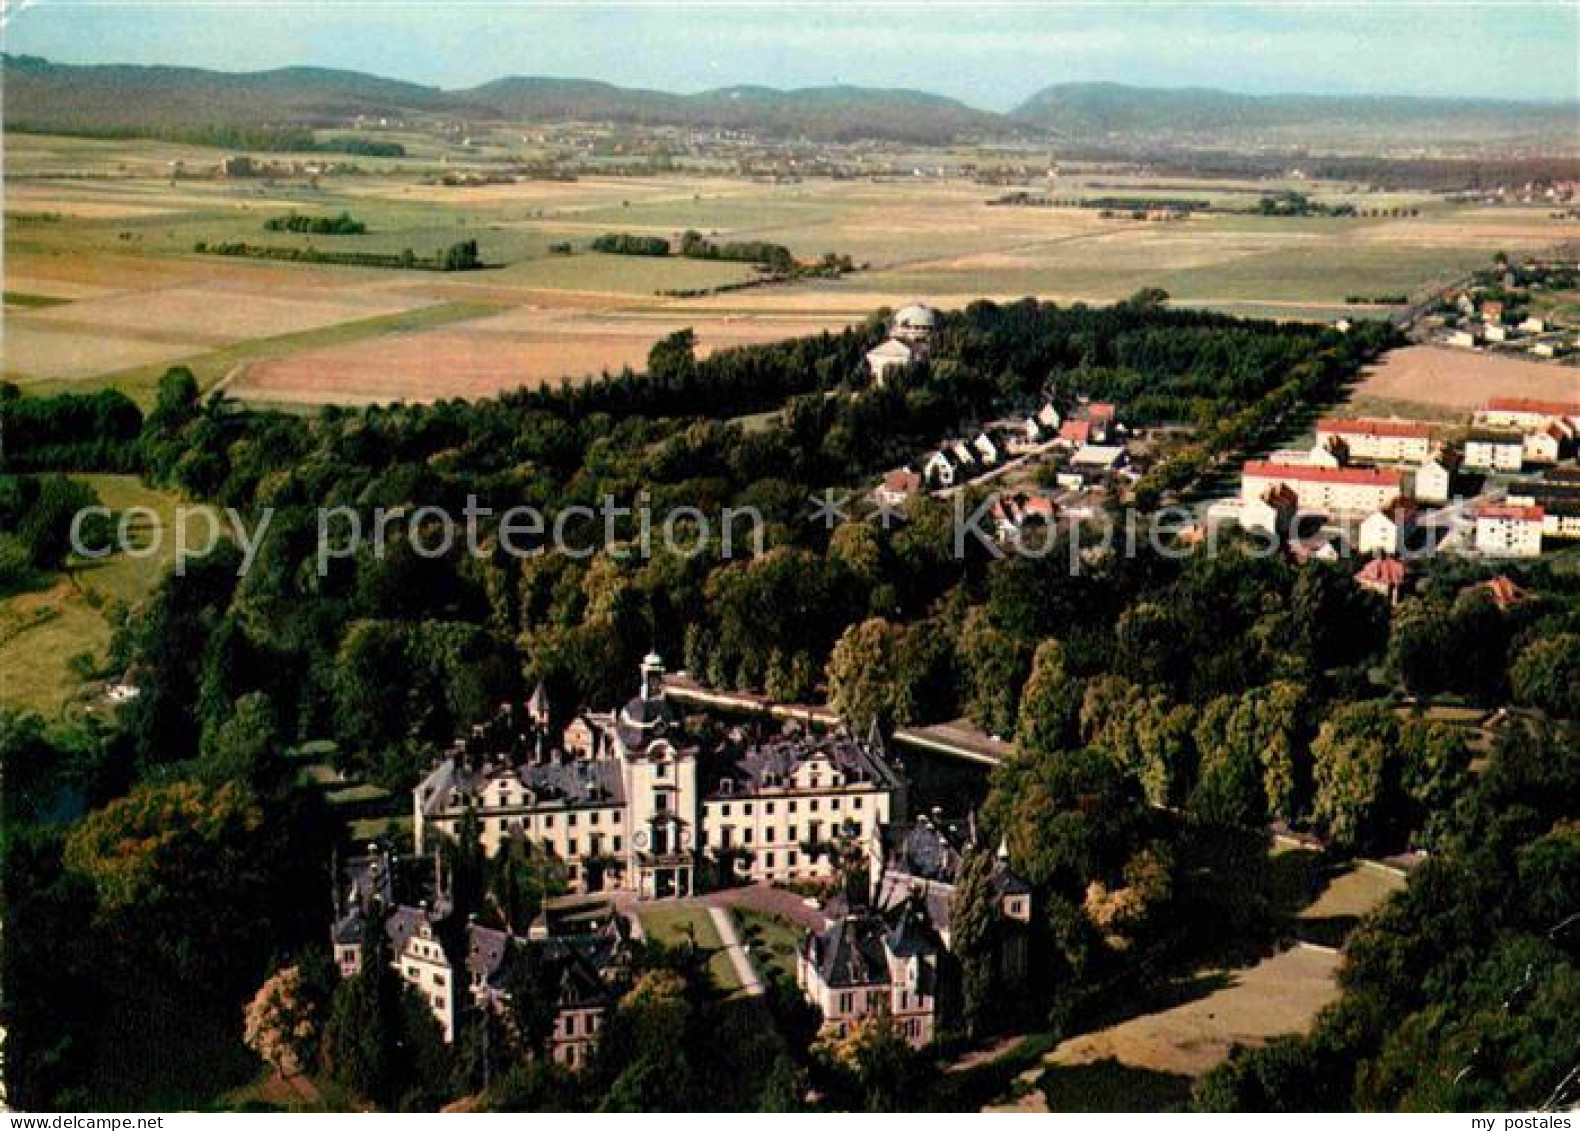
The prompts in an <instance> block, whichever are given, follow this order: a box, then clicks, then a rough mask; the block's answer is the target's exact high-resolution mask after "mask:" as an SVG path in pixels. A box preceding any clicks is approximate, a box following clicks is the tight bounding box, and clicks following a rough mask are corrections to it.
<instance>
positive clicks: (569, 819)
mask: <svg viewBox="0 0 1580 1131" xmlns="http://www.w3.org/2000/svg"><path fill="white" fill-rule="evenodd" d="M565 827H566V828H568V829H574V828H575V827H576V814H575V813H567V814H566V815H565Z"/></svg>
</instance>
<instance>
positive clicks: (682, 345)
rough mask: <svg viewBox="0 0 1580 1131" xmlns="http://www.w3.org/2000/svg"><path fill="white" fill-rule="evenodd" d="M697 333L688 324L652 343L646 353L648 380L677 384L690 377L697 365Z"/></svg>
mask: <svg viewBox="0 0 1580 1131" xmlns="http://www.w3.org/2000/svg"><path fill="white" fill-rule="evenodd" d="M696 350H697V335H696V332H695V331H693V330H692V329H691V328H690V327H689V326H688V327H687V328H686V329H684V330H676V331H675V332H674V333H672V334H670V335H669V336H668V337H664V338H660V339H659V340H658V341H656V342H654V343H653V348H652V349H650V350H648V353H647V375H648V378H649V379H650V380H653V381H659V382H662V383H665V384H678V383H680V382H683V381H686V380H688V379H689V378H691V377H692V376H693V375H694V373H695V371H696V367H697V355H696Z"/></svg>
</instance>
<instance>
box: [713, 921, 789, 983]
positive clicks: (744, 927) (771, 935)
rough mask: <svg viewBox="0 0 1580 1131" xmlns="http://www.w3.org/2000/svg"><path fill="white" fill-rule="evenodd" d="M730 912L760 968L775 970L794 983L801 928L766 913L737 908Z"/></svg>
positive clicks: (742, 939)
mask: <svg viewBox="0 0 1580 1131" xmlns="http://www.w3.org/2000/svg"><path fill="white" fill-rule="evenodd" d="M730 913H731V914H732V915H734V916H735V923H736V928H737V930H739V931H740V935H741V941H742V942H744V943H745V944H746V949H747V950H749V951H750V952H751V955H752V959H753V960H754V961H755V962H756V963H757V968H758V969H759V970H763V971H768V970H772V971H774V972H776V973H778V974H782V975H783V976H784V977H786V978H789V979H791V980H792V981H793V980H794V979H795V952H796V944H797V942H799V941H800V938H801V930H800V928H799V927H797V926H796V925H795V924H793V923H789V922H786V921H785V920H784V919H781V918H780V917H779V916H777V915H770V914H768V913H767V912H766V911H753V910H751V909H749V908H744V907H737V908H733V909H732V910H731V912H730Z"/></svg>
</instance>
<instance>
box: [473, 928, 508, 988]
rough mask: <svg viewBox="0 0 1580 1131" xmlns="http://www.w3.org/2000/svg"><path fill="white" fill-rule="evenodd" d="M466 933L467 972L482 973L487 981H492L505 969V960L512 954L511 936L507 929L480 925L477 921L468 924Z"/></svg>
mask: <svg viewBox="0 0 1580 1131" xmlns="http://www.w3.org/2000/svg"><path fill="white" fill-rule="evenodd" d="M466 934H467V947H466V969H467V973H469V974H473V975H477V974H481V975H482V976H483V979H484V980H485V981H489V982H492V981H493V980H494V979H495V978H496V977H498V976H499V972H500V971H501V970H502V969H504V966H505V960H506V959H507V958H508V957H509V956H510V943H511V936H510V935H509V934H508V933H507V932H505V931H497V930H495V929H494V928H492V927H480V926H478V925H477V924H476V923H472V924H469V925H468V928H467V932H466Z"/></svg>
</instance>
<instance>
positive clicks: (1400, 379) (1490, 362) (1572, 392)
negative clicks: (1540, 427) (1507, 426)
mask: <svg viewBox="0 0 1580 1131" xmlns="http://www.w3.org/2000/svg"><path fill="white" fill-rule="evenodd" d="M1495 396H1502V397H1532V398H1535V399H1538V400H1563V401H1568V400H1576V399H1580V371H1577V370H1575V369H1573V368H1571V367H1567V366H1557V365H1548V364H1543V363H1542V362H1539V361H1525V360H1523V359H1521V358H1515V357H1496V356H1491V355H1488V354H1485V353H1477V352H1473V351H1471V350H1459V349H1453V348H1450V347H1444V346H1409V347H1407V348H1405V349H1398V350H1393V351H1391V352H1390V353H1388V354H1386V355H1384V357H1383V359H1382V361H1381V362H1380V363H1379V364H1377V365H1375V366H1373V367H1372V368H1371V369H1370V370H1369V371H1368V372H1367V374H1366V376H1365V378H1364V379H1363V380H1362V382H1361V383H1360V384H1359V385H1357V386H1356V387H1355V390H1354V393H1353V395H1352V397H1351V400H1352V402H1353V404H1354V406H1355V407H1356V408H1357V409H1360V410H1364V411H1379V410H1386V411H1389V412H1394V413H1398V414H1400V415H1404V416H1415V417H1419V418H1421V419H1424V420H1452V421H1456V422H1462V421H1463V420H1464V418H1465V416H1466V414H1467V413H1468V412H1469V411H1470V410H1471V409H1473V408H1475V407H1476V406H1477V405H1479V404H1481V403H1482V402H1483V401H1485V400H1486V399H1487V398H1488V397H1495Z"/></svg>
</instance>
